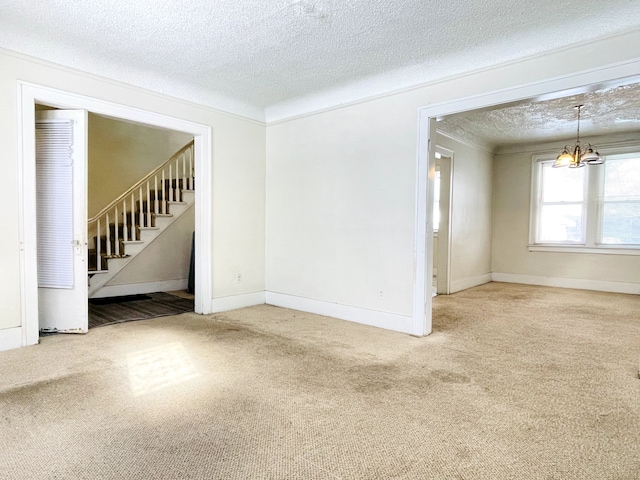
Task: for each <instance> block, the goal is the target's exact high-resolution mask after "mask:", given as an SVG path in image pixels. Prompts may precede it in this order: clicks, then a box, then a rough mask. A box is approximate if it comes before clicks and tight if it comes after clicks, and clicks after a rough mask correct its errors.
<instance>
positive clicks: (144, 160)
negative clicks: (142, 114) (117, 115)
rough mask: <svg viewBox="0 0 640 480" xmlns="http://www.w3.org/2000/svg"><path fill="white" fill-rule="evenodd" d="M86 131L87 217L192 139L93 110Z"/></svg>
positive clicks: (181, 133)
mask: <svg viewBox="0 0 640 480" xmlns="http://www.w3.org/2000/svg"><path fill="white" fill-rule="evenodd" d="M88 135H89V138H88V140H89V142H88V146H89V159H88V185H89V188H88V215H89V218H91V217H93V216H94V215H95V214H96V213H98V212H99V211H100V210H101V209H102V208H104V207H106V206H107V205H108V204H109V203H110V202H111V201H113V199H115V198H117V197H118V196H119V195H120V194H122V193H123V192H125V191H126V190H127V189H128V188H129V187H131V185H133V184H135V183H136V182H137V181H138V180H140V179H141V178H142V177H144V176H145V175H146V174H148V173H149V172H150V171H152V170H153V169H154V168H155V167H157V166H158V165H160V164H161V163H163V162H165V161H167V160H169V158H171V155H173V154H174V153H175V152H177V151H178V150H180V149H181V148H182V147H184V146H185V145H186V144H187V143H189V142H190V141H191V140H192V139H193V135H190V134H187V133H183V132H176V131H173V130H166V129H162V128H157V127H151V126H148V125H141V124H139V123H133V122H124V121H121V120H116V119H113V118H108V117H104V116H102V115H95V114H89V134H88Z"/></svg>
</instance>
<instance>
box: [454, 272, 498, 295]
mask: <svg viewBox="0 0 640 480" xmlns="http://www.w3.org/2000/svg"><path fill="white" fill-rule="evenodd" d="M491 280H492V274H491V273H484V274H482V275H477V276H475V277H469V278H463V279H462V280H455V281H452V282H451V285H450V287H449V288H450V290H449V292H450V293H456V292H460V291H462V290H467V289H468V288H472V287H477V286H478V285H484V284H485V283H489V282H490V281H491Z"/></svg>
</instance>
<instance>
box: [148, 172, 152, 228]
mask: <svg viewBox="0 0 640 480" xmlns="http://www.w3.org/2000/svg"><path fill="white" fill-rule="evenodd" d="M149 190H150V189H149V180H147V227H150V226H151V194H150V193H149Z"/></svg>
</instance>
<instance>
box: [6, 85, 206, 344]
mask: <svg viewBox="0 0 640 480" xmlns="http://www.w3.org/2000/svg"><path fill="white" fill-rule="evenodd" d="M19 99H20V122H19V124H18V136H19V139H20V147H21V150H20V154H19V168H20V171H21V185H20V203H19V212H20V233H21V243H22V246H23V248H22V250H21V255H20V260H21V266H22V269H21V272H22V274H21V285H22V289H21V292H22V293H21V304H22V312H21V314H22V317H21V320H22V321H21V329H22V345H23V346H26V345H33V344H36V343H37V342H38V337H39V311H38V310H39V308H38V274H37V268H38V261H37V234H36V231H37V225H36V223H37V222H36V218H37V217H36V188H35V178H36V168H35V158H36V152H35V105H36V104H44V105H49V106H51V107H54V108H61V109H82V110H87V111H91V112H94V113H97V114H101V115H105V116H109V117H112V118H118V119H122V120H125V121H132V122H136V123H142V124H147V125H152V126H157V127H160V128H166V129H170V130H177V131H181V132H185V133H189V134H191V135H193V137H194V167H195V169H196V170H197V171H198V175H199V178H200V179H201V180H200V181H201V184H202V185H211V182H212V162H211V158H212V149H211V146H212V129H211V127H210V126H207V125H202V124H197V123H194V122H190V121H187V120H182V119H179V118H174V117H169V116H167V115H162V114H158V113H154V112H150V111H145V110H140V109H137V108H133V107H129V106H126V105H120V104H115V103H112V102H107V101H103V100H98V99H95V98H91V97H85V96H82V95H77V94H73V93H69V92H64V91H60V90H54V89H50V88H47V87H41V86H38V85H34V84H29V83H24V82H19ZM195 197H196V210H195V225H196V228H195V230H196V236H195V242H194V243H195V262H196V264H197V265H198V266H199V268H198V269H196V271H195V279H194V283H195V305H194V310H195V312H196V313H203V314H204V313H210V311H211V298H212V285H211V279H212V262H211V260H212V231H211V227H212V211H211V210H212V202H211V197H212V195H211V189H210V188H201V189H198V190H196V192H195ZM85 301H86V298H85Z"/></svg>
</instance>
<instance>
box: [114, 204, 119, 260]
mask: <svg viewBox="0 0 640 480" xmlns="http://www.w3.org/2000/svg"><path fill="white" fill-rule="evenodd" d="M119 223H120V219H119V218H118V206H117V205H116V227H115V230H114V232H115V240H116V245H115V247H116V248H115V250H116V257H119V256H120V241H119V240H118V230H120V225H119Z"/></svg>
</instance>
